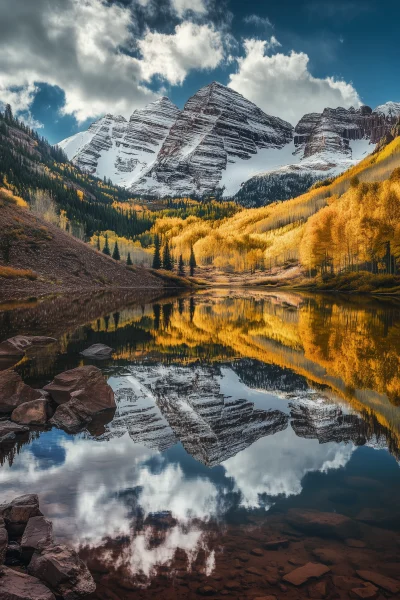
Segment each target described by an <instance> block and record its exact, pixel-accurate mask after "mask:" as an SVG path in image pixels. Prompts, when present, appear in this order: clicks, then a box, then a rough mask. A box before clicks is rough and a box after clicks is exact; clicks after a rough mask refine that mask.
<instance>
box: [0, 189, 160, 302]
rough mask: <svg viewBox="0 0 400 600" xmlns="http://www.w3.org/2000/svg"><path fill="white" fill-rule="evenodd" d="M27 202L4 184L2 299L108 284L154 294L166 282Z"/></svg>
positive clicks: (0, 202)
mask: <svg viewBox="0 0 400 600" xmlns="http://www.w3.org/2000/svg"><path fill="white" fill-rule="evenodd" d="M24 204H25V203H24V201H23V200H22V199H21V198H18V197H15V196H13V195H12V194H11V193H10V192H9V191H8V190H5V189H4V188H3V189H2V188H0V223H1V230H0V301H3V300H7V299H15V298H21V297H32V296H43V295H47V294H53V293H59V292H68V293H70V292H72V291H74V290H85V289H105V288H130V289H131V290H132V291H131V293H132V298H134V297H135V294H137V293H138V292H137V290H138V289H139V288H142V289H143V288H151V290H153V291H152V292H151V293H153V294H154V293H155V292H156V293H157V292H158V293H160V292H161V291H162V289H163V287H165V285H168V282H167V284H166V283H165V282H164V281H162V280H160V279H159V278H157V277H154V276H153V275H152V274H151V273H150V272H149V271H146V270H144V269H135V268H133V267H127V266H125V265H124V264H120V263H118V262H116V261H115V260H113V259H112V258H110V257H108V256H105V255H104V254H103V253H101V252H97V251H96V250H94V249H92V248H90V247H89V246H88V245H87V244H85V243H84V242H81V241H80V240H77V239H75V238H74V237H72V236H70V235H68V234H66V233H64V232H63V231H61V230H60V229H59V228H58V227H56V226H55V225H52V224H50V223H47V222H45V221H43V220H41V219H40V218H38V217H37V216H35V215H34V214H33V213H32V212H31V211H30V210H28V208H27V207H26V206H24ZM142 295H143V294H142Z"/></svg>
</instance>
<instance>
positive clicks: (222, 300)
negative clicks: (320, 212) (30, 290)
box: [0, 289, 400, 600]
mask: <svg viewBox="0 0 400 600" xmlns="http://www.w3.org/2000/svg"><path fill="white" fill-rule="evenodd" d="M18 334H24V335H43V336H52V337H54V338H56V340H57V341H56V342H55V343H53V344H51V345H48V346H46V347H43V348H36V349H33V350H32V351H30V352H29V353H27V355H26V356H25V357H24V358H23V359H22V360H20V361H19V362H17V364H15V365H13V368H14V369H15V370H16V371H17V372H18V373H19V374H20V375H21V376H22V378H23V380H24V382H25V383H27V384H29V385H30V386H32V387H34V388H42V387H43V386H44V385H46V384H47V383H49V382H50V381H51V380H52V379H53V378H54V376H55V375H57V374H58V373H61V372H63V371H66V370H68V369H73V368H75V367H77V366H80V365H84V364H95V365H96V366H97V367H99V368H100V369H101V370H102V372H103V374H104V376H105V377H106V379H107V381H108V383H109V385H110V386H111V387H112V388H113V390H114V393H115V400H116V403H117V409H116V411H115V414H112V415H108V416H107V419H105V421H106V422H102V423H100V424H96V425H95V426H94V425H93V426H92V427H91V426H89V427H88V428H87V429H85V430H83V431H82V432H80V433H77V434H75V435H70V434H67V433H65V432H64V431H62V430H60V429H56V428H51V427H46V428H42V429H40V428H34V429H31V431H30V433H29V434H26V436H25V437H24V438H23V439H21V440H19V441H18V443H17V444H15V445H13V446H10V447H9V448H7V449H6V450H4V451H2V453H1V454H0V462H1V465H0V502H5V501H8V500H10V499H12V498H15V497H16V496H19V495H22V494H27V493H37V494H38V495H39V499H40V507H41V510H42V512H43V513H44V515H45V516H46V517H48V518H49V519H50V520H51V521H52V522H53V527H54V534H55V537H56V539H57V540H60V541H62V542H66V543H68V544H69V545H71V546H73V547H74V548H75V549H76V550H78V551H79V554H80V556H81V558H82V559H83V560H84V561H85V562H86V563H87V565H88V567H89V569H90V571H91V573H92V574H93V577H94V579H95V581H96V584H97V590H96V592H95V593H94V594H92V595H91V596H90V597H88V598H93V600H94V599H99V600H100V599H101V600H125V599H127V600H130V599H132V600H133V599H136V598H140V599H142V598H163V599H174V598H188V599H192V598H193V599H194V598H201V597H203V596H211V597H213V598H237V599H250V600H253V599H256V598H259V599H261V598H266V599H267V598H268V599H269V600H272V599H273V598H278V599H281V598H289V599H292V598H293V599H297V598H317V599H320V598H332V599H334V598H338V599H344V598H351V597H355V598H357V597H368V598H369V597H375V598H380V599H381V600H382V599H384V598H400V503H399V498H400V301H399V300H395V299H390V298H381V299H374V298H367V297H350V296H340V297H339V296H328V295H311V294H298V293H292V292H289V291H271V292H269V291H268V292H267V291H262V290H260V289H257V290H238V289H236V290H228V289H220V290H213V291H210V290H203V291H200V292H197V293H194V294H191V293H187V294H184V295H182V296H175V297H172V298H161V299H156V298H153V299H151V297H150V299H149V300H146V301H142V303H141V304H137V303H135V302H134V301H132V299H131V298H130V296H129V292H124V293H122V292H121V293H117V292H116V293H114V294H107V293H103V294H98V295H94V296H93V295H85V294H83V295H81V296H78V297H68V298H66V297H62V296H60V297H54V298H52V299H44V300H32V301H30V302H29V301H27V302H23V303H15V304H8V305H5V304H3V305H0V341H2V340H5V339H7V338H10V337H12V336H15V335H18ZM96 343H101V344H106V345H108V346H110V347H112V348H113V350H114V352H113V354H112V358H111V359H107V360H103V361H96V362H93V361H89V360H86V359H84V358H83V357H82V356H81V355H80V352H81V351H83V350H85V349H86V348H88V347H89V346H91V345H92V344H96ZM9 366H10V365H8V364H3V365H0V368H6V367H9ZM310 562H311V563H319V564H323V565H326V567H327V570H326V572H324V574H323V575H322V576H318V577H311V578H310V579H309V580H307V581H306V582H305V583H303V584H301V585H293V584H292V583H290V582H288V581H287V580H286V579H285V577H286V575H287V574H288V573H290V572H291V571H293V570H295V569H297V568H299V567H300V566H302V565H304V564H307V563H310ZM365 572H373V574H374V577H375V579H376V575H378V576H379V577H380V580H379V581H375V583H374V585H373V586H371V585H369V587H365V588H364V589H366V590H368V591H371V590H372V589H375V588H376V591H375V595H374V596H366V595H364V596H362V595H355V594H360V592H354V591H353V590H359V589H361V590H362V589H363V586H365V584H366V580H367V579H368V578H367V576H365ZM360 573H364V577H363V576H361V575H360ZM372 579H373V577H372ZM388 581H390V582H392V583H391V585H389V584H388V583H387V582H388ZM393 582H395V583H393ZM396 582H398V589H397V590H396Z"/></svg>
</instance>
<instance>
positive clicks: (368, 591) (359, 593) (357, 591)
mask: <svg viewBox="0 0 400 600" xmlns="http://www.w3.org/2000/svg"><path fill="white" fill-rule="evenodd" d="M378 591H379V590H378V588H377V587H375V586H374V585H372V583H368V584H367V585H366V586H364V587H358V588H353V589H352V590H351V592H350V596H351V597H352V598H368V599H369V600H374V598H376V597H377V596H378Z"/></svg>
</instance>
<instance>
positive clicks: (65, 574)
mask: <svg viewBox="0 0 400 600" xmlns="http://www.w3.org/2000/svg"><path fill="white" fill-rule="evenodd" d="M28 572H29V573H30V574H31V575H33V576H35V577H38V578H39V579H41V580H42V581H43V582H45V583H46V584H47V585H48V586H49V587H50V588H51V589H52V590H54V592H55V593H56V594H57V595H58V596H61V597H62V598H63V599H64V600H78V599H79V598H82V597H83V596H86V595H87V594H91V593H92V592H94V591H95V589H96V584H95V582H94V580H93V577H92V576H91V574H90V572H89V570H88V568H87V566H86V565H85V564H84V563H83V562H82V560H81V559H80V558H79V556H78V554H77V553H76V552H75V551H74V550H72V549H71V548H68V547H67V546H64V545H53V546H49V547H47V548H45V549H44V550H43V552H42V553H41V554H38V553H35V554H34V555H33V557H32V560H31V562H30V563H29V566H28Z"/></svg>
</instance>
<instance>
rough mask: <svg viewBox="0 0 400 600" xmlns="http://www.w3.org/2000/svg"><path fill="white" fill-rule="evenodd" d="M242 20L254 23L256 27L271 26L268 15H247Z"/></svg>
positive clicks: (249, 23) (250, 23)
mask: <svg viewBox="0 0 400 600" xmlns="http://www.w3.org/2000/svg"><path fill="white" fill-rule="evenodd" d="M243 21H244V22H245V23H247V25H255V26H256V27H273V24H272V23H271V21H270V20H269V19H268V17H260V16H259V15H254V14H253V15H247V16H246V17H245V18H244V19H243Z"/></svg>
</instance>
